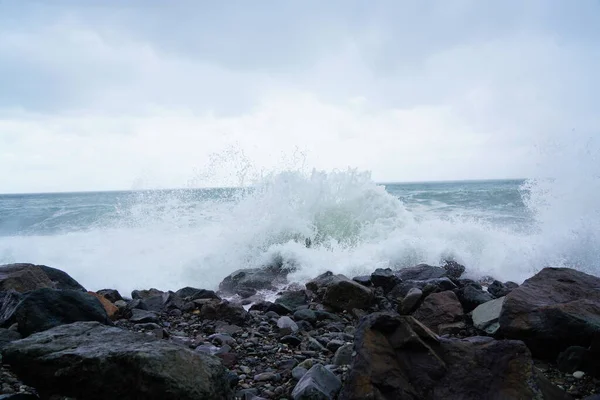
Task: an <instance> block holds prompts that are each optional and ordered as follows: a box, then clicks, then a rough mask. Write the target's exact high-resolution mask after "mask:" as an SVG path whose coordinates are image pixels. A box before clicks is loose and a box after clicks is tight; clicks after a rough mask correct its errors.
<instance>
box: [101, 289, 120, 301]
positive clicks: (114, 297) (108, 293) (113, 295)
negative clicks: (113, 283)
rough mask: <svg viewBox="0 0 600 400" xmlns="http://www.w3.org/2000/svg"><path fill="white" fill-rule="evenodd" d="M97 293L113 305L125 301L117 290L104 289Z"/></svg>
mask: <svg viewBox="0 0 600 400" xmlns="http://www.w3.org/2000/svg"><path fill="white" fill-rule="evenodd" d="M96 293H98V294H99V295H100V296H103V297H104V298H105V299H106V300H108V301H110V302H111V303H113V304H114V303H116V302H117V301H119V300H123V297H121V294H120V293H119V291H117V290H115V289H102V290H98V291H97V292H96Z"/></svg>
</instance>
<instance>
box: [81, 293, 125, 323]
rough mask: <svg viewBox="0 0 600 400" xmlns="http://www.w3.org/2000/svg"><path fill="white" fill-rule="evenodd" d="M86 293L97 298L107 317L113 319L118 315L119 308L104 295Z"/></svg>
mask: <svg viewBox="0 0 600 400" xmlns="http://www.w3.org/2000/svg"><path fill="white" fill-rule="evenodd" d="M87 293H88V294H90V295H92V296H94V297H95V298H97V299H98V301H99V302H100V304H102V307H104V311H106V315H108V318H110V319H112V320H115V319H116V318H117V317H118V315H119V308H118V307H117V306H115V305H114V304H113V303H111V302H110V301H109V300H108V299H107V298H106V297H104V296H102V295H101V294H99V293H94V292H87Z"/></svg>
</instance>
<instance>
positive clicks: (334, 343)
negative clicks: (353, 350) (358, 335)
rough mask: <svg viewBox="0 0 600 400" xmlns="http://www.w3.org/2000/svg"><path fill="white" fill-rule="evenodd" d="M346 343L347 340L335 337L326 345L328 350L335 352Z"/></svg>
mask: <svg viewBox="0 0 600 400" xmlns="http://www.w3.org/2000/svg"><path fill="white" fill-rule="evenodd" d="M344 344H345V342H344V341H343V340H338V339H333V340H330V341H329V342H328V343H327V346H326V347H327V350H329V351H331V352H332V353H335V352H336V351H337V349H339V348H340V347H342V346H343V345H344Z"/></svg>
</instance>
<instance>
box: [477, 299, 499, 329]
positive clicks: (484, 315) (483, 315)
mask: <svg viewBox="0 0 600 400" xmlns="http://www.w3.org/2000/svg"><path fill="white" fill-rule="evenodd" d="M504 299H505V297H500V298H498V299H495V300H491V301H488V302H487V303H483V304H480V305H478V306H477V307H476V308H475V309H474V310H473V326H474V327H475V328H477V329H479V330H482V331H485V332H486V333H488V334H490V335H495V334H496V332H498V329H500V323H499V322H498V321H499V319H500V312H501V311H502V305H503V304H504Z"/></svg>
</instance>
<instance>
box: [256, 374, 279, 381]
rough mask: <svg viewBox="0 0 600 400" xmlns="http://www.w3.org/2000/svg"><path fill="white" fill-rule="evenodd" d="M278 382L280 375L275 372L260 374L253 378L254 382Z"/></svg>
mask: <svg viewBox="0 0 600 400" xmlns="http://www.w3.org/2000/svg"><path fill="white" fill-rule="evenodd" d="M280 380H281V375H279V374H278V373H275V372H263V373H262V374H258V375H255V376H254V381H255V382H271V381H272V382H279V381H280Z"/></svg>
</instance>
